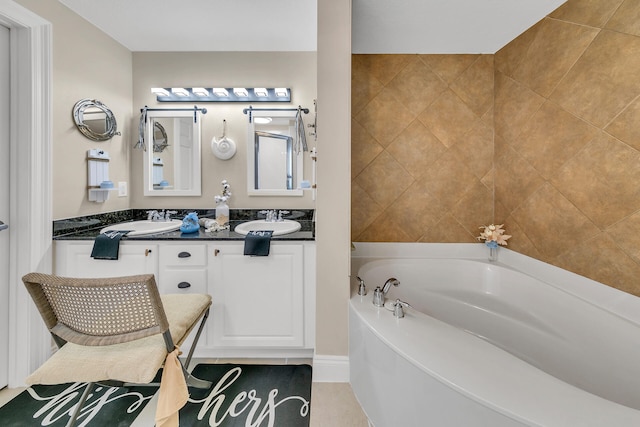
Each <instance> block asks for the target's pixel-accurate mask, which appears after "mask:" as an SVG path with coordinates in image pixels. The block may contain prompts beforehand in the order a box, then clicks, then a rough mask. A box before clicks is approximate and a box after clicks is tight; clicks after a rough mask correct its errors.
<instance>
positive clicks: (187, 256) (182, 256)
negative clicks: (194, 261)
mask: <svg viewBox="0 0 640 427" xmlns="http://www.w3.org/2000/svg"><path fill="white" fill-rule="evenodd" d="M190 256H191V254H190V253H189V252H180V253H179V254H178V258H189V257H190Z"/></svg>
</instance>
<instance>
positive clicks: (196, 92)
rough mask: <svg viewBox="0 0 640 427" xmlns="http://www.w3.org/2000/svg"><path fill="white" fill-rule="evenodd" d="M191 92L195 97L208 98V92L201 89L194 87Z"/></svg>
mask: <svg viewBox="0 0 640 427" xmlns="http://www.w3.org/2000/svg"><path fill="white" fill-rule="evenodd" d="M191 92H192V93H193V94H194V95H195V96H209V91H208V90H207V89H205V88H203V87H194V88H193V89H191Z"/></svg>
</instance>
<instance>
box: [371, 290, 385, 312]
mask: <svg viewBox="0 0 640 427" xmlns="http://www.w3.org/2000/svg"><path fill="white" fill-rule="evenodd" d="M373 305H375V306H376V307H384V293H383V292H382V289H380V286H376V289H375V290H374V291H373Z"/></svg>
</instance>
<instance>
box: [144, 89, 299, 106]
mask: <svg viewBox="0 0 640 427" xmlns="http://www.w3.org/2000/svg"><path fill="white" fill-rule="evenodd" d="M151 92H153V93H154V94H155V95H156V100H157V101H158V102H247V103H248V102H291V89H290V88H265V87H259V88H251V87H234V88H230V87H226V88H223V87H215V88H214V87H194V88H190V87H186V88H182V87H173V88H158V87H154V88H151Z"/></svg>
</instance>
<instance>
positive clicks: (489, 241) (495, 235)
mask: <svg viewBox="0 0 640 427" xmlns="http://www.w3.org/2000/svg"><path fill="white" fill-rule="evenodd" d="M502 227H504V224H500V225H495V224H490V225H483V226H482V227H480V229H481V230H482V232H481V233H480V235H479V236H478V237H477V239H478V240H481V241H484V244H485V245H487V247H488V248H489V261H491V262H495V261H497V260H498V245H500V246H507V240H508V239H510V238H511V236H510V235H508V234H504V228H502Z"/></svg>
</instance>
